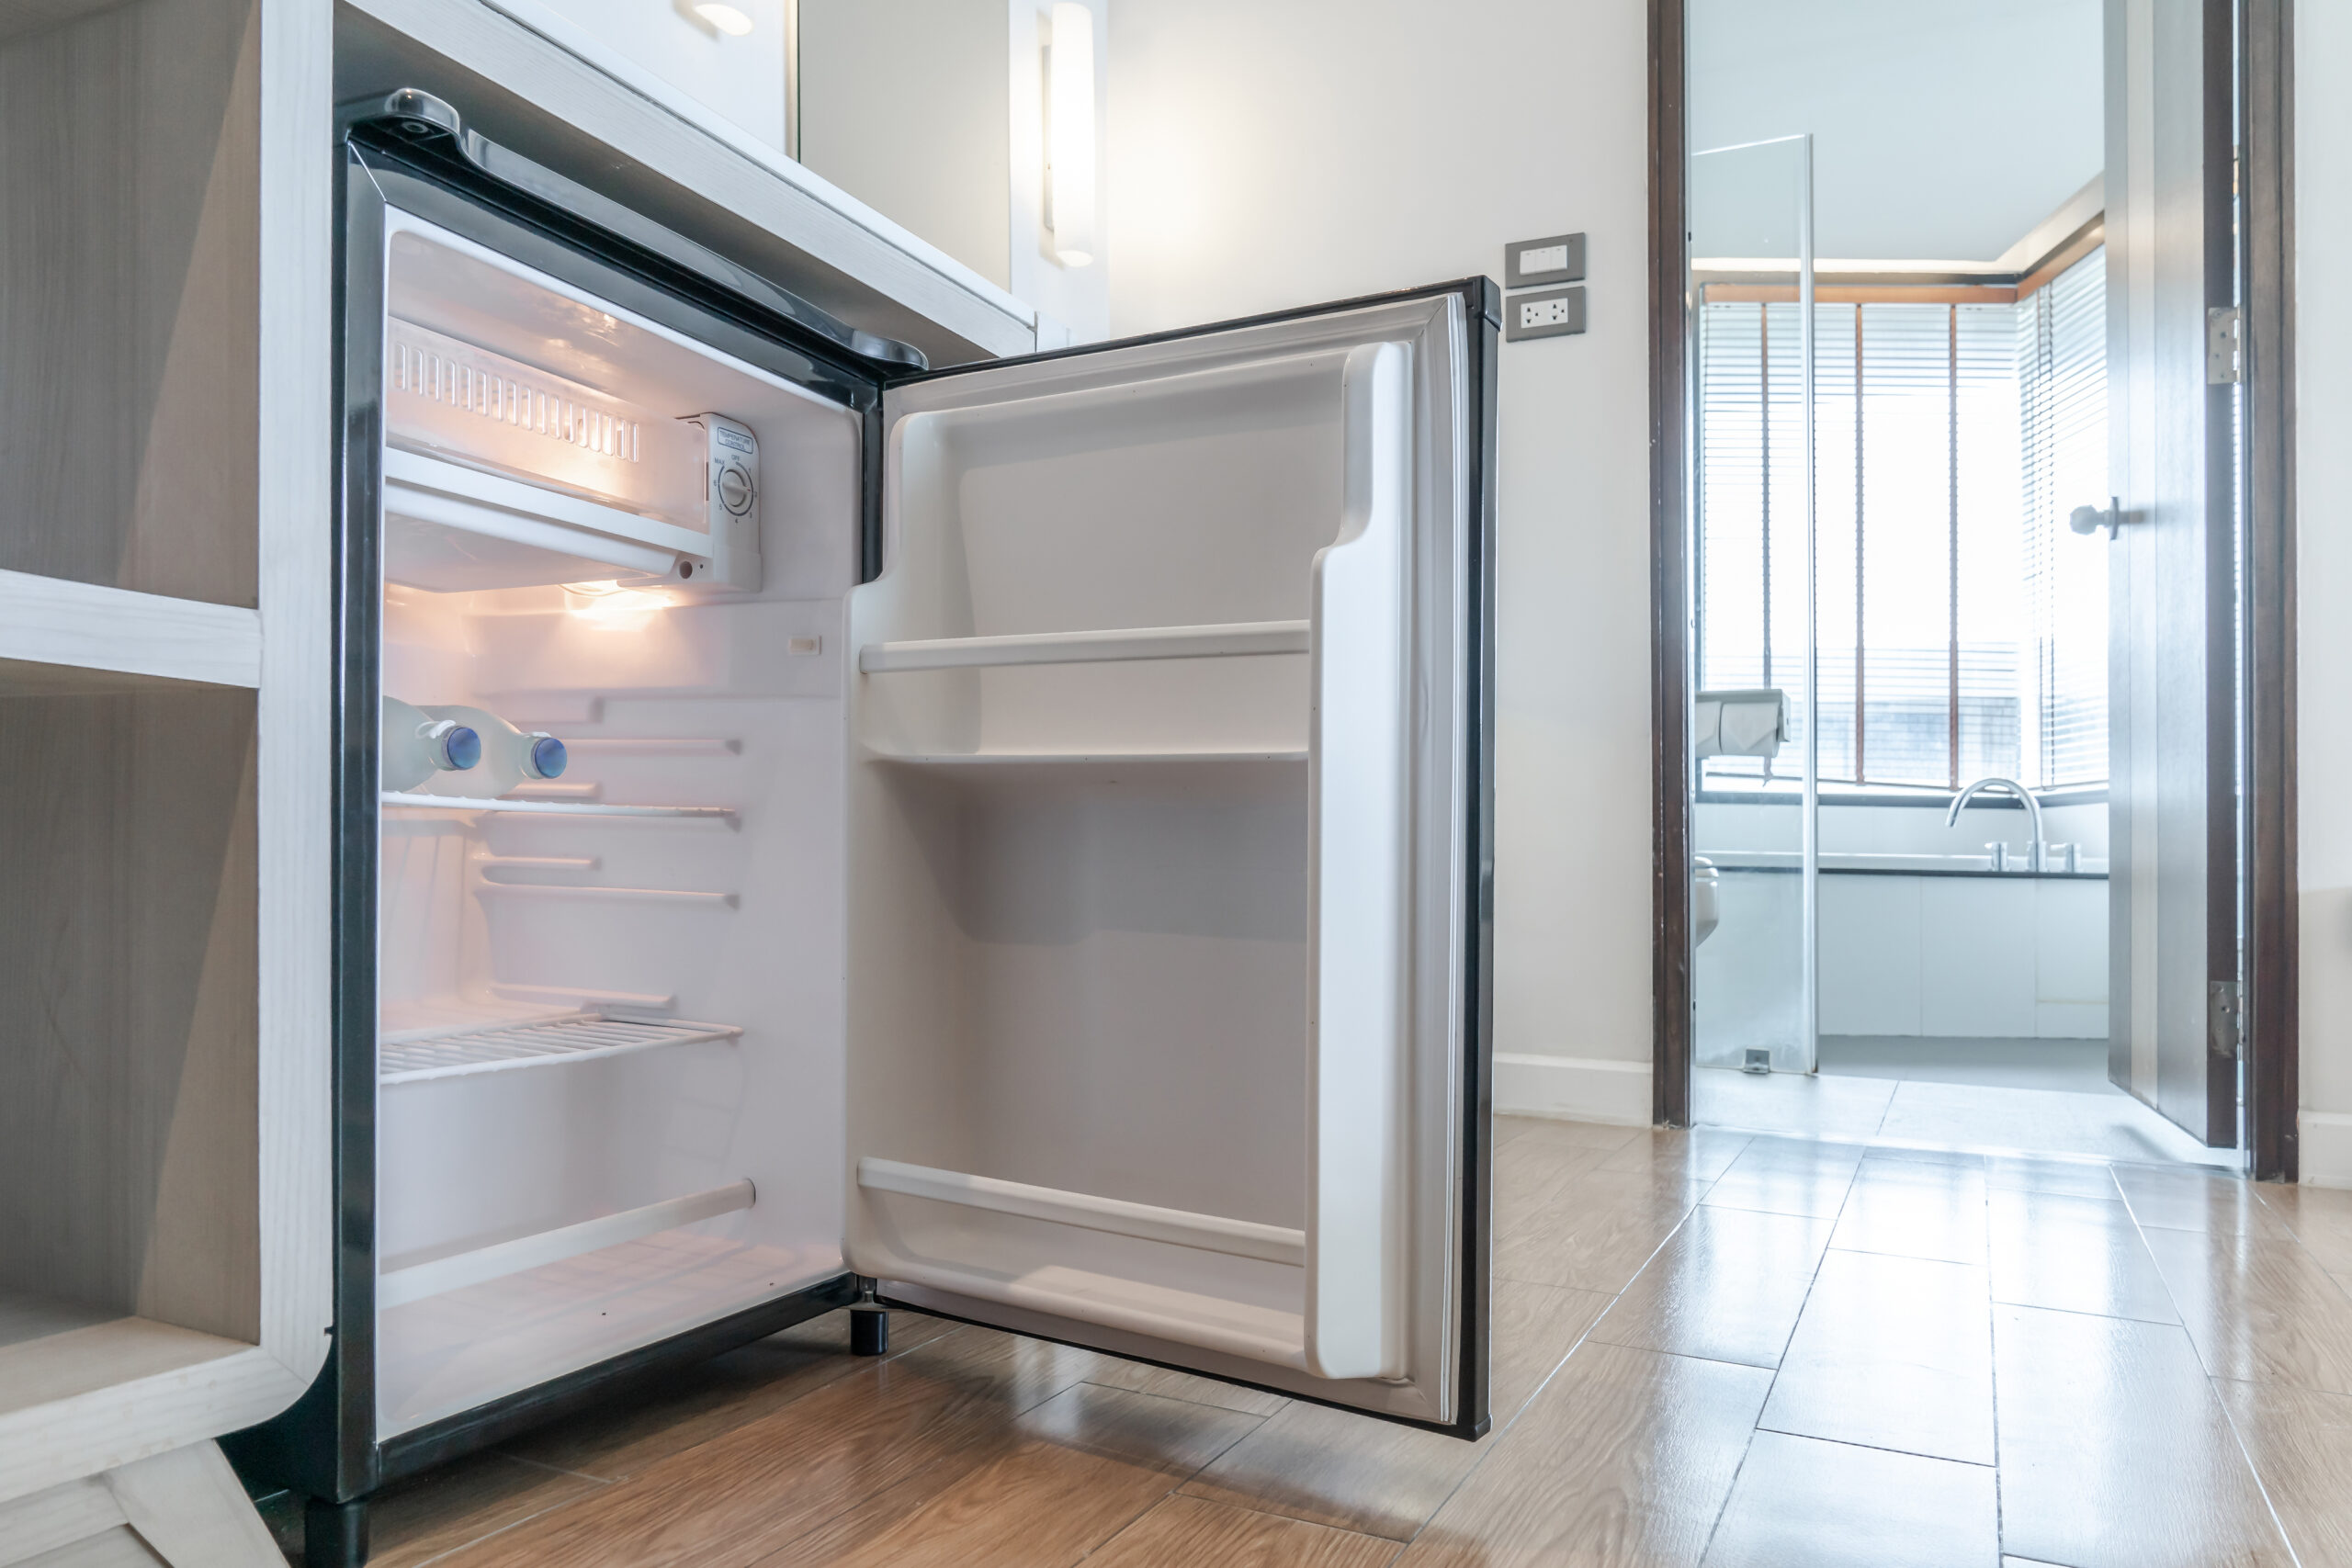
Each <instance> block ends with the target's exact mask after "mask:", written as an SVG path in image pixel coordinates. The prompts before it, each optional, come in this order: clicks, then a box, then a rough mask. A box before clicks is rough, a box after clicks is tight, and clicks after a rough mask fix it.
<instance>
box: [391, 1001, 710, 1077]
mask: <svg viewBox="0 0 2352 1568" xmlns="http://www.w3.org/2000/svg"><path fill="white" fill-rule="evenodd" d="M741 1033H742V1031H741V1029H739V1028H737V1027H736V1026H734V1025H733V1024H728V1023H692V1022H688V1021H685V1020H683V1019H672V1020H667V1021H662V1022H659V1023H650V1022H645V1021H639V1020H636V1019H625V1018H608V1017H606V1016H605V1015H604V1014H602V1013H583V1014H582V1015H581V1016H579V1017H577V1018H567V1019H556V1020H552V1021H547V1022H542V1023H519V1024H505V1025H501V1026H498V1027H494V1028H490V1029H476V1030H469V1031H467V1032H462V1033H442V1034H434V1035H431V1036H428V1037H426V1038H424V1039H410V1040H401V1039H392V1040H387V1041H385V1042H384V1043H382V1044H381V1045H379V1046H378V1047H377V1057H376V1075H377V1081H378V1082H379V1083H382V1084H402V1083H420V1082H423V1081H424V1080H425V1079H427V1078H454V1077H467V1076H469V1075H470V1074H474V1073H498V1072H508V1071H512V1070H513V1069H515V1068H517V1067H543V1066H560V1065H561V1064H563V1063H567V1062H587V1061H594V1060H595V1059H596V1058H598V1057H602V1056H620V1055H628V1053H630V1052H633V1051H650V1050H653V1049H655V1048H657V1047H659V1046H663V1045H695V1044H700V1043H704V1042H706V1041H712V1040H732V1039H734V1038H735V1037H736V1036H738V1035H740V1034H741Z"/></svg>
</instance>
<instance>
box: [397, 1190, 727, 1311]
mask: <svg viewBox="0 0 2352 1568" xmlns="http://www.w3.org/2000/svg"><path fill="white" fill-rule="evenodd" d="M757 1201H759V1192H758V1190H757V1189H755V1188H754V1187H753V1186H752V1183H751V1181H750V1179H748V1178H747V1179H743V1180H741V1181H730V1182H729V1183H728V1184H727V1185H726V1186H724V1187H714V1188H711V1189H710V1190H708V1191H706V1192H693V1193H689V1194H687V1195H686V1196H685V1197H683V1198H665V1199H663V1200H662V1201H661V1202H659V1203H648V1204H646V1205H645V1206H644V1207H642V1208H638V1209H624V1210H622V1211H621V1212H620V1213H617V1214H603V1215H599V1216H598V1217H597V1218H595V1219H593V1220H582V1222H581V1223H580V1224H576V1225H563V1226H560V1227H558V1228H557V1229H555V1230H551V1231H540V1232H538V1233H537V1235H526V1236H517V1237H515V1239H514V1240H513V1241H502V1242H500V1243H498V1244H497V1245H496V1246H493V1247H476V1248H475V1249H474V1250H472V1251H470V1252H459V1253H456V1254H453V1255H451V1256H449V1257H447V1258H434V1259H432V1260H431V1261H429V1262H424V1263H413V1264H410V1265H409V1266H408V1267H406V1268H404V1269H403V1268H394V1269H385V1270H384V1271H383V1272H382V1273H380V1274H378V1275H377V1276H376V1305H377V1307H378V1309H379V1310H386V1311H388V1310H390V1308H393V1307H397V1306H405V1305H407V1304H408V1303H411V1302H418V1301H423V1300H424V1298H425V1297H427V1296H437V1295H441V1294H443V1293H444V1292H449V1291H457V1290H463V1289H464V1288H465V1287H466V1286H468V1285H479V1284H481V1283H482V1282H483V1281H485V1280H501V1279H504V1278H505V1277H506V1276H507V1275H509V1274H520V1273H522V1272H523V1271H524V1270H526V1269H537V1268H540V1267H542V1266H544V1265H546V1264H549V1263H560V1262H561V1261H562V1260H563V1259H565V1258H578V1257H579V1256H581V1255H582V1253H588V1252H598V1251H601V1250H603V1249H604V1248H605V1247H618V1246H620V1245H621V1244H622V1243H623V1242H629V1241H636V1240H639V1238H641V1237H644V1236H649V1235H660V1234H661V1233H662V1232H663V1231H667V1230H675V1229H677V1228H678V1227H679V1226H680V1225H691V1224H697V1223H699V1222H701V1221H703V1220H715V1219H717V1218H718V1216H719V1215H721V1214H731V1213H736V1212H737V1211H739V1210H742V1209H748V1208H750V1207H752V1204H754V1203H756V1202H757Z"/></svg>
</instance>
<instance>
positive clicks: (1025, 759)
mask: <svg viewBox="0 0 2352 1568" xmlns="http://www.w3.org/2000/svg"><path fill="white" fill-rule="evenodd" d="M866 756H867V757H868V758H869V759H871V760H872V761H876V762H892V763H897V764H899V765H900V766H904V767H910V768H1073V769H1076V768H1095V767H1138V766H1148V767H1163V766H1164V767H1211V766H1214V767H1226V766H1234V765H1241V764H1254V763H1260V762H1272V763H1294V762H1299V763H1303V762H1305V761H1306V752H1305V751H1303V750H1297V751H1272V750H1260V751H891V750H882V749H880V748H872V749H869V750H867V751H866Z"/></svg>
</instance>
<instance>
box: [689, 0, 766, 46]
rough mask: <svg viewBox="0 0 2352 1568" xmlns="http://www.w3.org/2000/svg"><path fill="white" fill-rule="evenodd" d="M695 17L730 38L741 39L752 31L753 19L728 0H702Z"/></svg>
mask: <svg viewBox="0 0 2352 1568" xmlns="http://www.w3.org/2000/svg"><path fill="white" fill-rule="evenodd" d="M695 16H697V17H701V18H702V19H703V20H704V21H706V22H708V23H709V24H710V25H711V26H712V27H714V28H718V30H719V31H720V32H722V33H725V34H726V35H727V36H728V37H729V38H741V37H742V36H743V35H744V34H746V33H748V32H750V31H751V30H752V18H751V17H749V16H748V15H746V14H745V13H744V12H742V11H741V10H739V9H737V8H736V7H735V6H729V5H728V4H727V3H726V0H700V4H698V5H696V6H695Z"/></svg>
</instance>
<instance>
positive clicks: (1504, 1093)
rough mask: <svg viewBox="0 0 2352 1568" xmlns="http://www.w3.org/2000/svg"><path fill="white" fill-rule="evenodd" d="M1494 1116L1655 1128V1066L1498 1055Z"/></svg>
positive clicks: (1586, 1058) (1581, 1058) (1582, 1058)
mask: <svg viewBox="0 0 2352 1568" xmlns="http://www.w3.org/2000/svg"><path fill="white" fill-rule="evenodd" d="M1495 1111H1496V1112H1497V1113H1498V1114H1499V1115H1504V1116H1551V1117H1557V1118H1561V1119H1564V1120H1568V1121H1575V1122H1608V1123H1610V1124H1611V1125H1614V1126H1620V1127H1646V1126H1648V1125H1649V1124H1650V1065H1649V1064H1648V1063H1647V1062H1605V1061H1601V1060H1599V1059H1598V1058H1595V1057H1590V1056H1533V1055H1524V1054H1522V1053H1520V1052H1515V1051H1498V1052H1496V1053H1495Z"/></svg>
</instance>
